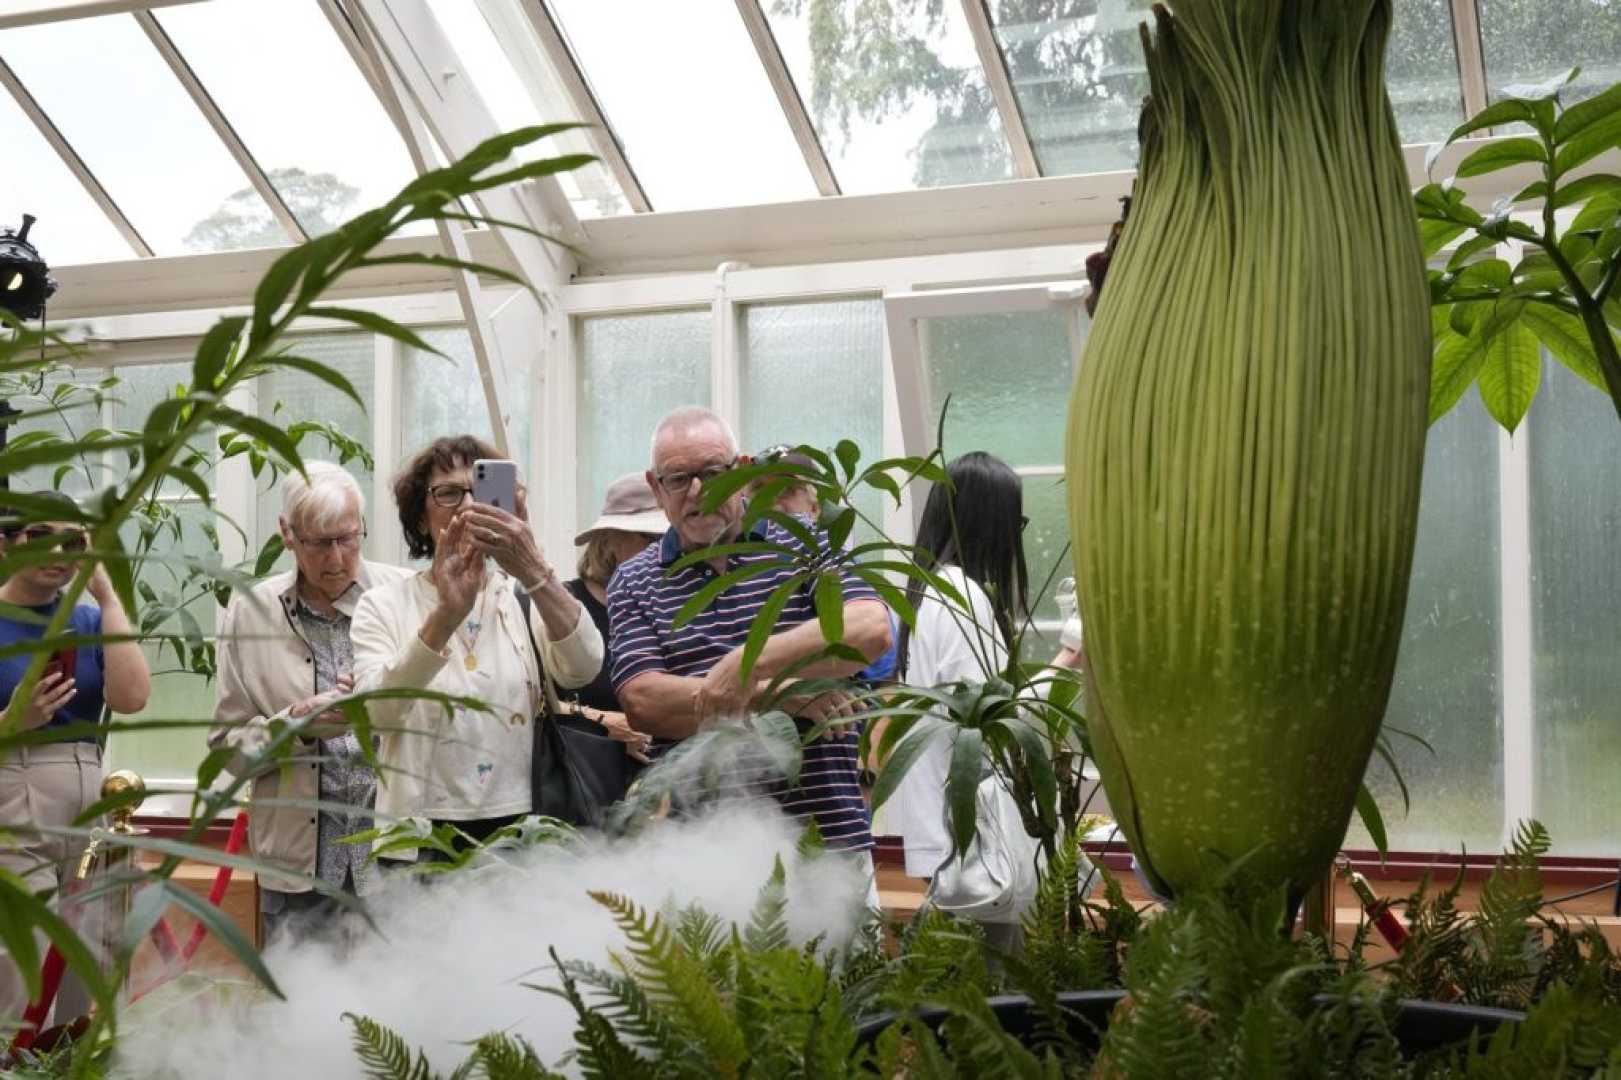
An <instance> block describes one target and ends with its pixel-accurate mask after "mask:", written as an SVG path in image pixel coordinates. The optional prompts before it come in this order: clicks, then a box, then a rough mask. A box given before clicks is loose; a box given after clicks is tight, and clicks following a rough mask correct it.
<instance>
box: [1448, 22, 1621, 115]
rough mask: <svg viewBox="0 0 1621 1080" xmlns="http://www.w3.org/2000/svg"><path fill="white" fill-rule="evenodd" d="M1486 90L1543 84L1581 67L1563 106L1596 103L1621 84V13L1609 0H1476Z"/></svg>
mask: <svg viewBox="0 0 1621 1080" xmlns="http://www.w3.org/2000/svg"><path fill="white" fill-rule="evenodd" d="M1477 6H1478V7H1479V9H1480V41H1481V45H1482V46H1483V47H1484V49H1485V53H1486V88H1487V91H1488V93H1489V95H1490V97H1491V98H1492V100H1493V101H1495V100H1497V98H1498V97H1500V96H1501V95H1502V91H1503V87H1505V86H1513V85H1515V84H1516V83H1533V84H1534V83H1541V82H1545V81H1546V80H1548V79H1551V78H1553V77H1555V76H1556V75H1561V74H1563V73H1564V72H1565V71H1567V70H1569V69H1570V68H1572V67H1578V66H1579V67H1580V68H1581V69H1582V73H1581V75H1579V76H1578V77H1577V79H1576V82H1575V83H1574V84H1573V85H1572V86H1570V88H1568V89H1567V90H1566V91H1565V92H1564V94H1563V95H1561V100H1563V101H1564V102H1565V104H1567V105H1569V104H1570V103H1571V102H1573V101H1580V100H1581V99H1582V98H1588V97H1592V96H1593V95H1594V94H1596V93H1598V92H1599V91H1600V90H1603V89H1606V88H1607V87H1609V86H1611V85H1613V84H1615V83H1617V82H1621V11H1618V10H1617V8H1616V5H1615V4H1614V3H1611V2H1609V0H1537V2H1536V3H1534V4H1527V3H1525V2H1523V0H1477Z"/></svg>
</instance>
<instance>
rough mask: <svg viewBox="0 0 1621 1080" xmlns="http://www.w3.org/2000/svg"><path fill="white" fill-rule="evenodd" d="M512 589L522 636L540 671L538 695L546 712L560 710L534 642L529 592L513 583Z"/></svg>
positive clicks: (559, 704)
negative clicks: (520, 620) (526, 641)
mask: <svg viewBox="0 0 1621 1080" xmlns="http://www.w3.org/2000/svg"><path fill="white" fill-rule="evenodd" d="M512 591H513V593H514V594H516V595H517V597H518V610H519V611H521V612H523V631H524V637H526V638H528V639H529V651H530V652H532V653H534V654H535V669H536V670H537V671H539V672H540V696H541V697H542V698H543V699H544V700H545V702H546V711H547V712H548V713H557V712H561V711H562V700H563V699H562V698H560V697H559V696H558V694H557V688H556V687H554V686H553V685H552V676H551V673H550V672H548V671H547V670H546V658H545V657H544V656H542V655H540V646H539V645H537V644H536V643H535V624H534V620H533V617H532V616H531V615H530V614H529V606H530V603H531V601H530V599H529V594H528V593H526V592H524V591H523V586H522V585H517V584H515V585H513V587H512Z"/></svg>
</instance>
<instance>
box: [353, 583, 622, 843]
mask: <svg viewBox="0 0 1621 1080" xmlns="http://www.w3.org/2000/svg"><path fill="white" fill-rule="evenodd" d="M437 603H438V592H437V590H435V588H434V586H433V582H432V581H430V580H429V579H428V575H427V572H426V571H422V572H419V573H417V574H414V575H412V576H411V577H409V578H407V579H405V580H404V581H401V582H398V583H396V584H393V585H388V586H384V587H382V588H377V589H373V590H371V591H370V592H368V593H366V595H365V596H363V597H362V598H361V600H360V604H359V606H358V607H357V608H356V609H355V617H354V625H353V627H352V629H351V633H350V638H351V640H352V641H353V643H354V650H355V686H356V689H357V690H377V689H401V688H410V689H427V690H433V691H435V692H438V693H442V694H447V695H453V696H456V697H467V698H477V699H478V700H479V701H481V702H483V703H484V704H485V705H486V706H487V710H486V711H480V710H477V709H472V708H465V707H462V706H457V707H456V708H455V709H454V710H452V711H449V712H448V713H447V709H446V707H445V706H443V705H441V704H439V703H437V702H432V701H424V700H412V699H402V700H385V701H373V702H371V703H369V704H368V712H369V714H370V716H371V720H372V724H373V726H374V729H375V730H376V731H377V734H378V736H379V743H378V760H379V762H380V763H381V765H382V766H383V768H382V771H381V773H380V775H379V777H378V786H377V810H378V815H379V821H380V823H383V824H386V823H387V821H388V818H387V817H385V816H384V815H394V816H400V817H404V816H412V815H415V816H421V817H427V818H434V819H440V820H447V821H473V820H478V819H481V818H493V817H505V816H508V815H511V814H527V813H529V812H530V810H531V809H532V808H533V795H532V792H531V787H530V771H529V770H530V762H531V759H532V758H533V755H534V745H535V734H534V722H533V721H534V717H535V715H536V714H537V713H539V712H541V710H542V707H543V706H544V705H545V704H546V701H547V696H548V693H549V688H548V687H543V686H542V684H541V680H540V677H539V672H538V671H537V669H536V665H535V654H534V649H533V648H531V646H530V643H529V641H528V639H527V635H526V634H525V632H524V617H523V612H522V610H521V609H520V608H519V606H518V598H517V593H516V592H515V591H514V583H513V580H512V578H510V577H508V576H507V575H506V574H504V573H501V572H500V571H498V570H496V569H495V568H494V567H493V566H492V567H491V569H490V576H489V580H488V581H487V582H486V583H485V586H484V593H483V595H482V596H481V597H480V599H479V601H478V603H476V604H475V605H474V607H473V614H472V615H471V616H470V617H469V618H470V620H478V622H479V623H480V627H479V630H478V632H477V635H476V637H472V653H473V656H474V657H475V659H476V666H474V667H472V668H469V667H468V666H467V663H466V661H467V656H468V641H469V636H470V634H471V630H470V627H468V626H466V625H464V626H463V627H462V628H460V629H458V631H457V633H455V634H453V635H452V637H451V641H450V642H449V644H448V645H447V646H446V648H445V651H444V652H443V653H436V652H434V651H433V650H431V649H429V648H428V647H427V646H426V645H424V644H423V643H422V639H421V638H420V637H419V636H418V631H419V630H420V629H421V627H422V624H423V622H424V621H425V620H426V619H427V617H428V614H429V612H431V611H433V609H434V607H435V605H436V604H437ZM530 618H531V621H532V625H533V628H534V640H535V645H536V646H537V647H538V648H539V649H540V653H541V655H542V656H544V657H545V660H546V669H547V670H546V673H547V676H548V677H549V681H552V682H555V683H556V684H557V685H560V686H565V687H570V688H573V687H578V686H584V685H585V684H586V683H588V682H590V681H591V680H592V679H593V678H595V677H596V674H597V670H598V669H599V668H600V667H601V666H602V654H603V644H602V635H601V634H599V633H598V632H597V627H596V624H595V623H593V622H592V621H591V616H590V615H588V614H587V613H586V611H585V609H584V608H583V607H582V608H581V609H580V615H579V620H578V621H577V622H576V623H575V625H574V629H573V631H572V632H570V633H569V635H568V636H567V637H565V638H563V639H561V640H559V641H555V642H554V641H550V640H548V639H547V637H546V627H545V623H544V621H543V620H542V619H541V617H540V612H539V611H538V610H531V612H530Z"/></svg>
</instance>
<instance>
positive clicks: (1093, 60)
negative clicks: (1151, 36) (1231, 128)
mask: <svg viewBox="0 0 1621 1080" xmlns="http://www.w3.org/2000/svg"><path fill="white" fill-rule="evenodd" d="M1008 6H1009V5H993V12H992V13H993V16H995V17H996V19H995V27H996V40H997V44H998V45H1000V46H1001V49H1002V55H1003V57H1004V58H1005V59H1006V61H1007V67H1008V74H1009V75H1010V76H1011V77H1012V79H1013V91H1014V93H1015V94H1017V95H1018V98H1019V109H1020V111H1021V112H1022V113H1023V114H1024V123H1025V128H1026V129H1027V130H1028V131H1029V132H1030V141H1031V143H1032V144H1034V146H1035V149H1036V160H1037V161H1038V162H1039V163H1040V165H1041V172H1042V175H1044V176H1058V175H1062V174H1065V173H1093V172H1115V171H1117V170H1121V169H1132V168H1135V167H1136V165H1137V114H1138V113H1139V111H1140V110H1141V108H1142V100H1143V97H1144V95H1146V94H1147V93H1148V69H1147V67H1146V66H1144V64H1143V46H1142V41H1141V40H1140V38H1139V37H1138V31H1137V27H1138V24H1140V23H1142V22H1143V21H1145V20H1146V19H1148V18H1149V17H1150V14H1149V13H1150V9H1151V8H1152V6H1153V5H1152V4H1151V3H1150V2H1149V0H1102V3H1099V4H1097V5H1095V10H1093V11H1092V12H1090V13H1088V14H1085V15H1059V14H1056V13H1053V12H1051V9H1048V11H1047V13H1048V14H1049V15H1051V17H1042V18H1029V17H1025V18H1023V19H1014V18H1008V17H1004V15H1005V10H997V9H998V8H1002V9H1005V8H1006V7H1008ZM1072 10H1073V9H1072Z"/></svg>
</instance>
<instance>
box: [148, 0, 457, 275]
mask: <svg viewBox="0 0 1621 1080" xmlns="http://www.w3.org/2000/svg"><path fill="white" fill-rule="evenodd" d="M154 17H155V18H157V19H158V21H159V22H160V23H161V24H162V25H163V28H164V30H166V31H167V32H168V34H169V37H170V38H171V39H172V40H173V41H174V43H175V46H176V47H177V48H178V49H179V50H180V53H181V55H182V56H184V57H185V58H186V62H187V63H188V64H190V65H191V68H192V70H193V71H194V72H195V73H196V74H197V78H198V79H199V80H200V81H201V82H202V84H203V86H204V87H205V88H206V89H207V90H208V93H209V95H210V96H211V97H212V98H213V99H214V101H215V102H216V103H217V104H218V105H219V107H220V110H221V111H222V112H224V113H225V116H226V117H227V119H229V120H230V122H231V126H232V127H233V128H235V129H236V132H237V134H238V135H239V136H240V137H241V138H242V141H243V143H244V144H245V145H246V146H247V148H248V151H249V152H250V153H251V154H253V156H254V159H255V160H256V161H257V162H258V163H259V167H260V168H261V169H263V170H264V171H265V172H266V174H267V175H268V176H269V177H270V182H271V184H272V185H273V186H274V187H275V188H276V191H277V193H278V194H280V195H281V197H282V200H283V201H284V202H286V203H287V205H288V208H289V209H291V210H292V212H293V216H294V217H296V218H297V219H298V223H299V224H300V225H302V226H303V227H304V231H305V232H308V233H309V234H310V235H311V236H318V235H320V234H322V233H326V232H330V231H332V230H333V229H335V228H337V227H338V225H340V224H342V223H343V222H344V221H346V220H348V219H349V218H351V217H353V216H354V215H355V214H358V213H360V212H361V211H363V210H369V209H371V208H372V207H374V206H378V205H381V204H382V203H384V202H387V201H388V200H389V199H391V198H393V197H394V195H396V194H397V193H398V192H399V190H400V188H402V187H404V186H405V185H406V183H407V182H408V181H410V180H412V179H413V178H414V177H415V175H416V173H415V171H414V170H413V169H412V167H411V159H410V157H409V156H408V155H407V154H406V150H405V144H404V143H403V142H402V141H401V139H400V135H399V132H398V131H397V130H396V129H395V127H394V125H393V123H392V122H390V120H389V119H388V114H386V113H385V112H383V107H382V105H381V104H380V103H379V102H378V100H377V95H376V94H375V93H373V92H372V89H371V87H370V86H369V85H367V83H366V80H365V78H364V77H363V76H362V75H361V74H360V69H359V68H357V67H356V66H355V64H354V61H353V60H352V59H351V58H350V56H349V53H348V51H347V50H345V49H344V47H343V43H342V42H340V41H339V40H338V36H337V34H336V33H334V32H333V29H332V25H331V24H330V23H329V22H327V19H326V17H325V16H324V15H322V14H321V11H320V9H319V8H318V7H317V6H316V5H315V3H314V2H313V0H212V2H210V3H207V4H181V5H179V6H176V7H169V8H163V9H161V10H159V11H157V12H155V13H154ZM244 41H251V42H252V43H253V47H252V48H247V49H244V48H242V47H241V45H242V43H243V42H244ZM291 57H297V58H298V77H297V78H296V79H290V78H288V77H287V75H288V60H289V58H291ZM233 202H235V200H233ZM261 205H262V204H261ZM234 209H235V207H234V206H233V207H232V210H234ZM210 227H211V228H212V229H214V230H216V231H217V232H218V233H219V234H220V235H221V236H223V237H226V238H227V239H222V240H221V241H220V242H218V243H217V244H216V245H215V246H216V247H248V246H251V247H270V246H275V245H278V244H284V243H286V242H287V238H286V236H285V234H284V233H283V232H282V229H281V226H280V225H279V224H277V222H276V221H275V219H274V218H271V217H270V216H269V214H268V213H266V214H264V215H263V216H262V217H259V218H254V217H252V216H251V215H248V214H237V213H232V212H227V213H225V214H221V215H216V217H215V219H214V220H213V221H212V222H211V226H210ZM431 228H432V226H431V225H430V224H429V223H427V222H417V223H415V224H414V225H413V226H412V228H411V229H408V230H406V231H407V232H412V231H415V232H424V231H429V230H431ZM250 233H251V234H252V235H250ZM250 239H251V243H249V242H248V241H249V240H250Z"/></svg>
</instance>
